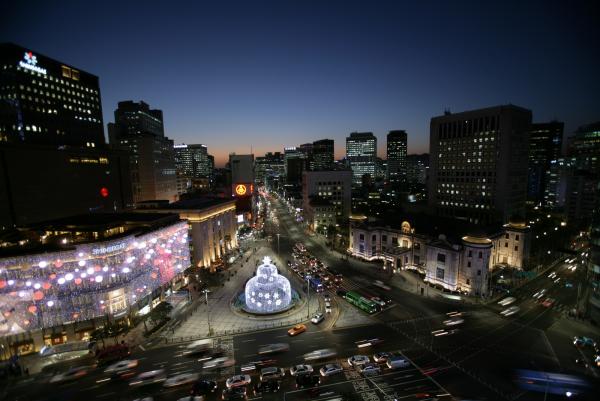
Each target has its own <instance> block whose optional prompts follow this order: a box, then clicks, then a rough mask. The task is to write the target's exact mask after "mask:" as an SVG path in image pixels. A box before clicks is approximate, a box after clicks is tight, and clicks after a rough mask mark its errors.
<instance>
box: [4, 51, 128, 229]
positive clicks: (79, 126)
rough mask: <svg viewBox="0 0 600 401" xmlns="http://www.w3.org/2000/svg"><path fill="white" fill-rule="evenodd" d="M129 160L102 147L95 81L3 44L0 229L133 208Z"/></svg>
mask: <svg viewBox="0 0 600 401" xmlns="http://www.w3.org/2000/svg"><path fill="white" fill-rule="evenodd" d="M127 160H128V156H127V153H126V152H121V151H116V150H113V149H111V148H109V147H107V146H106V141H105V140H104V129H103V125H102V109H101V101H100V89H99V87H98V77H97V76H95V75H92V74H89V73H87V72H84V71H82V70H81V69H79V68H76V67H74V66H72V65H68V64H66V63H63V62H60V61H57V60H54V59H52V58H49V57H46V56H43V55H41V54H39V53H37V52H34V51H32V50H30V49H25V48H22V47H19V46H16V45H13V44H0V177H1V178H0V230H1V229H3V228H9V227H13V226H22V225H28V224H33V223H37V222H40V221H44V220H49V219H55V218H62V217H66V216H70V215H75V214H80V213H89V212H90V211H103V212H106V211H114V210H121V209H123V208H127V207H129V206H131V203H132V200H131V189H130V187H131V184H130V179H129V166H128V161H127Z"/></svg>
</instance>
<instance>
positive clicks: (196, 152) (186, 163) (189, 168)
mask: <svg viewBox="0 0 600 401" xmlns="http://www.w3.org/2000/svg"><path fill="white" fill-rule="evenodd" d="M174 149H175V169H176V170H177V173H178V174H180V175H184V176H186V177H189V178H209V179H210V178H211V177H212V176H213V165H214V159H212V160H211V158H210V157H209V156H210V155H209V154H208V148H207V147H206V145H200V144H196V145H194V144H190V145H186V144H181V145H175V146H174Z"/></svg>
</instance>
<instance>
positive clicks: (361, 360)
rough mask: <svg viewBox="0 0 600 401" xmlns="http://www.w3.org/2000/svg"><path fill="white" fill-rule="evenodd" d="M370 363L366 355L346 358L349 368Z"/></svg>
mask: <svg viewBox="0 0 600 401" xmlns="http://www.w3.org/2000/svg"><path fill="white" fill-rule="evenodd" d="M369 362H371V361H370V360H369V357H368V356H366V355H354V356H351V357H350V358H348V365H350V366H358V365H364V364H365V363H369Z"/></svg>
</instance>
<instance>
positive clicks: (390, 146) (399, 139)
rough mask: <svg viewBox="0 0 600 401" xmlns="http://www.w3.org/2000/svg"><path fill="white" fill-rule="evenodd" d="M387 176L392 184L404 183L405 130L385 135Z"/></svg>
mask: <svg viewBox="0 0 600 401" xmlns="http://www.w3.org/2000/svg"><path fill="white" fill-rule="evenodd" d="M387 178H388V180H389V182H390V184H392V185H398V184H404V183H406V131H403V130H396V131H390V132H389V133H388V135H387Z"/></svg>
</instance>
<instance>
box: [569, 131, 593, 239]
mask: <svg viewBox="0 0 600 401" xmlns="http://www.w3.org/2000/svg"><path fill="white" fill-rule="evenodd" d="M568 153H569V154H568V161H569V170H568V172H567V189H566V193H567V196H566V199H565V211H566V215H567V221H569V222H570V223H572V224H575V225H578V226H581V227H584V228H587V227H588V226H589V221H590V219H591V217H592V214H593V210H594V208H595V207H596V204H597V201H598V199H599V198H600V195H599V193H598V183H600V122H596V123H593V124H588V125H585V126H582V127H579V128H578V129H577V131H576V132H575V135H574V136H572V137H571V138H569V148H568Z"/></svg>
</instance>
